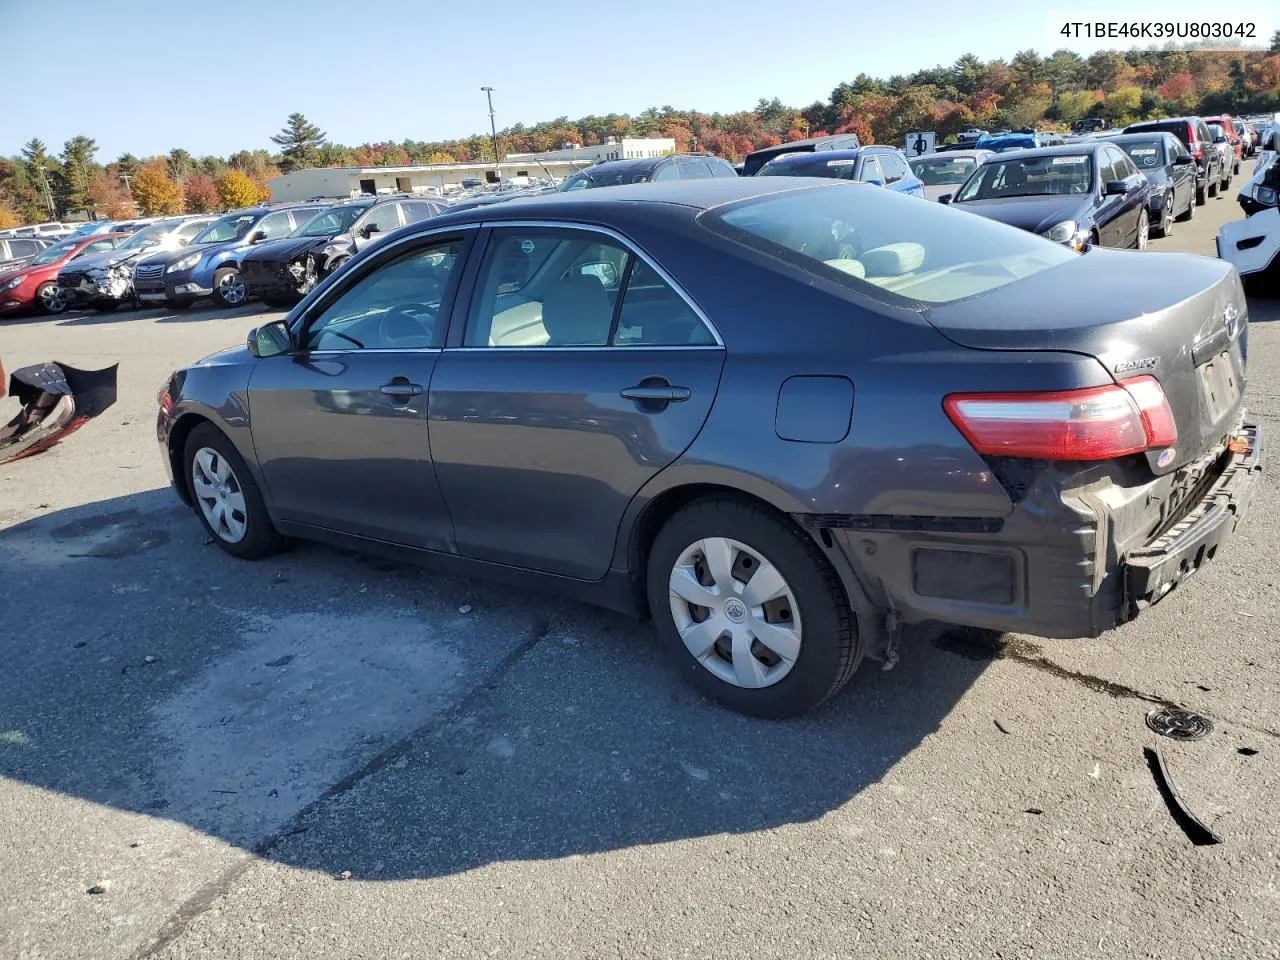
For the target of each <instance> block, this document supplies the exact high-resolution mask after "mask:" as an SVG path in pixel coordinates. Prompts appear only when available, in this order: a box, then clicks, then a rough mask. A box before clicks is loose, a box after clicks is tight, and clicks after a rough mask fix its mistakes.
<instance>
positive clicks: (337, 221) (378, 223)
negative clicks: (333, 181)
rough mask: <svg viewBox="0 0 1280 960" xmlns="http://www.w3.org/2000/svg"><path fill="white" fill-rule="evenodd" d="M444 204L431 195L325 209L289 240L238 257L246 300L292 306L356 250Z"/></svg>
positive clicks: (430, 214) (377, 199)
mask: <svg viewBox="0 0 1280 960" xmlns="http://www.w3.org/2000/svg"><path fill="white" fill-rule="evenodd" d="M448 206H449V205H448V204H447V203H446V202H445V201H443V200H437V199H434V198H430V197H403V196H389V197H369V198H367V199H363V198H362V199H359V200H353V201H351V202H350V203H340V204H337V205H336V206H333V207H330V208H329V209H328V210H325V211H323V212H320V213H317V214H316V215H315V216H314V217H312V218H311V219H309V220H308V221H307V222H306V223H303V224H302V225H301V226H299V227H298V228H297V229H296V230H294V231H293V233H291V234H289V236H287V237H284V238H282V239H280V240H270V241H267V242H266V243H261V244H259V245H257V246H256V247H254V248H253V249H252V250H249V251H248V252H247V253H246V254H245V255H244V256H243V257H242V258H241V260H240V274H241V277H242V278H243V280H244V285H245V293H246V296H249V297H255V296H256V297H258V298H260V299H261V300H262V302H263V303H265V304H266V305H267V306H269V307H291V306H293V305H294V304H295V303H297V302H298V301H299V300H300V299H302V298H303V297H305V296H306V295H307V294H308V293H310V292H311V289H312V288H313V287H314V286H315V285H316V284H317V283H319V282H320V281H321V280H323V279H324V278H325V277H327V276H328V275H329V274H331V273H333V271H334V270H336V269H338V268H339V267H340V266H342V265H343V264H344V263H346V262H347V261H348V260H350V259H351V257H352V256H354V255H355V254H356V253H358V252H359V251H360V250H363V249H364V248H365V247H367V246H369V245H371V244H374V243H377V242H378V241H379V240H381V239H382V238H384V237H386V236H387V235H388V234H390V233H393V232H395V231H396V230H399V229H400V228H401V227H402V226H405V225H406V224H411V223H417V222H418V221H420V220H426V219H428V218H430V217H434V216H436V215H438V214H440V213H441V212H443V211H444V210H446V209H448Z"/></svg>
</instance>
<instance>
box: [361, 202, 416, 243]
mask: <svg viewBox="0 0 1280 960" xmlns="http://www.w3.org/2000/svg"><path fill="white" fill-rule="evenodd" d="M403 224H404V220H403V219H402V218H401V215H400V204H399V203H379V204H376V205H375V206H373V207H372V208H370V210H369V212H368V213H366V214H365V215H364V216H363V217H361V218H360V219H359V220H357V221H356V222H355V224H353V229H352V231H351V235H352V236H353V237H354V238H355V248H356V250H357V251H359V250H363V249H364V248H365V247H367V246H369V245H370V244H372V243H377V242H378V241H379V240H381V239H382V238H383V237H385V236H386V235H387V234H388V233H390V232H391V231H392V230H399V229H400V227H401V226H402V225H403Z"/></svg>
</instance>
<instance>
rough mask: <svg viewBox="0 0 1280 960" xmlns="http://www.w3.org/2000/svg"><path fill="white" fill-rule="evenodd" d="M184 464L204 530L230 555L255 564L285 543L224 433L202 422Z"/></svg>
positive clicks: (186, 449) (188, 445) (189, 443)
mask: <svg viewBox="0 0 1280 960" xmlns="http://www.w3.org/2000/svg"><path fill="white" fill-rule="evenodd" d="M182 462H183V464H184V465H185V466H186V479H187V483H188V484H189V485H190V486H189V489H190V490H191V499H192V502H193V503H194V504H195V508H196V513H197V514H199V516H200V522H201V523H203V524H204V528H205V530H207V531H208V532H209V535H210V536H212V537H213V539H214V542H215V543H217V544H218V546H220V547H221V548H222V549H223V550H225V551H226V552H227V553H229V554H231V555H232V556H236V557H241V558H242V559H245V560H257V559H259V558H261V557H265V556H267V555H268V554H271V553H275V552H276V551H277V550H279V549H280V548H281V547H282V546H283V545H284V538H283V537H282V536H280V534H279V533H277V532H276V528H275V526H274V525H273V524H272V522H271V517H270V516H269V515H268V513H267V508H266V505H265V504H264V503H263V502H262V494H261V493H260V492H259V490H258V485H257V484H256V483H255V482H254V479H253V475H252V474H251V473H250V472H249V468H248V466H246V464H245V462H244V460H243V459H242V458H241V456H240V454H239V453H238V452H237V451H236V448H235V444H233V443H232V442H231V441H230V440H229V439H228V438H227V436H226V434H224V433H223V432H222V431H221V430H219V429H218V428H217V427H215V426H213V425H212V424H209V423H203V424H201V425H200V426H198V427H196V428H195V429H194V430H192V431H191V434H190V435H189V436H188V437H187V443H186V446H185V447H184V448H183V457H182Z"/></svg>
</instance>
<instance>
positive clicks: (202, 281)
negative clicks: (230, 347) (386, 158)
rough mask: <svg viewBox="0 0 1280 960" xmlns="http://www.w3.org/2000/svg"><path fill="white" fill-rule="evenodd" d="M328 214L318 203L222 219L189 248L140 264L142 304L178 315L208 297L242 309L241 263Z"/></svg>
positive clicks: (137, 286) (137, 282) (136, 274)
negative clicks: (166, 307) (162, 306)
mask: <svg viewBox="0 0 1280 960" xmlns="http://www.w3.org/2000/svg"><path fill="white" fill-rule="evenodd" d="M324 209H326V206H325V205H319V204H314V203H312V204H295V205H292V206H280V207H249V208H247V209H244V210H236V211H234V212H232V213H228V214H226V215H225V216H222V217H219V218H218V219H217V220H214V221H213V222H212V223H210V224H208V225H207V226H206V227H205V228H204V229H203V230H201V231H200V232H199V233H198V234H196V235H195V237H193V238H192V240H191V244H190V246H189V247H184V248H183V249H181V250H177V251H173V252H168V253H157V254H155V255H153V256H148V257H144V258H143V259H141V260H139V261H138V263H137V264H136V265H135V267H134V269H133V286H134V290H135V292H136V293H137V296H138V299H139V300H141V301H143V302H144V303H146V302H156V301H164V302H166V303H167V304H168V305H169V306H170V307H172V308H173V309H175V310H185V309H186V308H187V307H190V306H191V305H192V304H193V303H195V302H196V301H197V300H199V299H201V298H202V297H212V298H213V300H214V302H215V303H217V304H219V305H220V306H224V307H238V306H240V305H241V304H242V303H244V301H245V288H244V281H243V279H242V278H241V276H240V260H241V258H242V257H243V256H244V254H245V253H246V252H247V251H248V250H249V248H251V247H253V246H254V245H256V244H259V243H264V242H265V241H267V240H278V239H280V238H281V237H287V236H288V235H289V234H291V233H293V231H294V230H296V229H297V228H298V227H300V226H301V225H302V224H304V223H306V222H307V221H308V220H310V219H311V218H312V217H313V216H315V214H316V213H317V212H318V211H320V210H324Z"/></svg>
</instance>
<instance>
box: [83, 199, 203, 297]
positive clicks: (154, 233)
mask: <svg viewBox="0 0 1280 960" xmlns="http://www.w3.org/2000/svg"><path fill="white" fill-rule="evenodd" d="M213 219H214V218H213V217H212V216H211V215H205V216H195V217H171V218H167V219H164V220H157V221H155V222H154V223H151V224H149V225H148V226H145V227H143V228H142V229H141V230H138V231H137V232H135V233H133V234H131V235H130V236H129V238H128V239H127V240H125V241H124V242H123V243H121V244H120V245H119V246H117V247H116V248H115V249H113V250H108V251H106V252H105V253H99V254H96V255H94V256H87V257H79V258H77V259H76V260H75V261H74V262H72V263H71V264H69V265H68V266H67V267H66V268H64V269H63V271H62V272H61V273H60V274H58V286H59V287H61V288H62V293H63V295H64V296H65V297H66V298H67V303H68V305H70V306H90V307H93V309H95V310H103V311H110V310H115V309H116V308H117V307H119V306H120V305H121V304H122V303H126V302H131V301H133V300H134V290H133V267H134V264H135V263H137V261H138V260H139V259H141V258H142V257H144V256H150V255H151V254H153V253H160V252H162V251H166V250H177V249H179V248H181V247H185V246H186V245H187V244H188V243H190V242H191V239H192V238H193V237H195V235H196V234H198V233H199V232H200V231H201V230H203V229H204V228H205V227H206V226H208V224H209V223H211V222H212V221H213Z"/></svg>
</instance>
